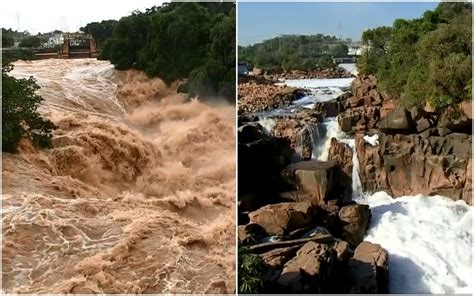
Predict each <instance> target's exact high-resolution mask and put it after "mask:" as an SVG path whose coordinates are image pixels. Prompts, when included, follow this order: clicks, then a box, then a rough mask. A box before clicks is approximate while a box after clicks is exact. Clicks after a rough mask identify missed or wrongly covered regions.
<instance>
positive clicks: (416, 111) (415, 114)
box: [410, 107, 436, 133]
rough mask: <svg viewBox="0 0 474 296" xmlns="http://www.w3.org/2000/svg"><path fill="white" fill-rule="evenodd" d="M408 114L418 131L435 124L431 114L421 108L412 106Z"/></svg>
mask: <svg viewBox="0 0 474 296" xmlns="http://www.w3.org/2000/svg"><path fill="white" fill-rule="evenodd" d="M410 115H411V118H412V122H413V124H414V125H415V128H416V131H417V132H418V133H421V132H423V131H425V130H427V129H429V128H432V127H434V126H435V125H436V122H435V120H434V118H433V116H432V115H431V114H430V113H429V112H426V111H425V110H424V109H422V108H417V107H413V108H412V109H410Z"/></svg>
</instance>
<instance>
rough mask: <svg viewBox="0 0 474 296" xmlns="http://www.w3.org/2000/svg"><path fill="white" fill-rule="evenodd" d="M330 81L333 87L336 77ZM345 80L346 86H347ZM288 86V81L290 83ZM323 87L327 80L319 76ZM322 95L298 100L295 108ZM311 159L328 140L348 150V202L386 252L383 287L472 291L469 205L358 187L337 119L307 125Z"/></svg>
mask: <svg viewBox="0 0 474 296" xmlns="http://www.w3.org/2000/svg"><path fill="white" fill-rule="evenodd" d="M334 80H335V83H334V87H340V86H341V85H340V84H341V81H340V80H336V79H334ZM350 82H351V81H350V80H349V81H347V85H346V87H347V86H348V85H350ZM305 83H308V81H304V80H301V81H291V83H290V84H292V85H294V86H299V87H312V88H315V87H317V86H318V81H317V79H316V80H315V79H313V80H310V81H309V83H310V84H309V85H305ZM290 84H289V85H290ZM320 84H321V85H323V86H324V87H325V88H328V87H330V86H331V79H320ZM322 100H327V96H325V95H324V96H322V97H321V100H319V99H318V92H314V93H313V97H311V98H310V97H307V98H303V99H302V100H300V103H303V102H304V105H303V104H302V106H301V107H305V106H309V104H313V103H314V102H317V101H322ZM306 128H307V130H308V131H309V134H310V137H311V143H312V148H313V155H312V158H313V159H317V160H321V161H327V160H328V153H329V148H330V143H331V139H332V138H336V139H337V140H338V141H339V142H342V143H345V144H347V145H349V147H350V148H351V149H352V151H353V157H352V162H353V171H352V189H353V200H355V201H356V202H358V203H362V204H367V205H369V207H370V208H371V212H372V218H371V223H370V226H369V229H368V231H367V235H366V237H365V240H367V241H370V242H373V243H377V244H380V245H381V246H382V247H383V248H384V249H386V250H387V251H388V253H389V262H388V263H389V291H390V292H391V293H472V283H471V282H472V281H471V279H472V266H471V264H472V248H473V244H472V208H471V207H469V206H468V205H466V203H464V202H463V201H454V200H452V199H449V198H446V197H442V196H423V195H415V196H404V197H399V198H392V197H391V196H390V195H388V194H387V193H385V192H375V193H366V192H363V190H362V183H361V179H360V176H359V161H358V156H357V151H356V149H355V139H353V138H349V137H348V136H347V135H346V134H345V133H343V132H342V131H341V130H340V128H339V126H338V122H337V118H335V117H331V118H326V119H325V120H324V121H323V122H322V123H320V124H317V125H313V126H307V127H306ZM364 140H365V142H366V143H368V144H370V145H378V144H379V143H378V135H376V134H375V135H372V136H368V135H366V136H364Z"/></svg>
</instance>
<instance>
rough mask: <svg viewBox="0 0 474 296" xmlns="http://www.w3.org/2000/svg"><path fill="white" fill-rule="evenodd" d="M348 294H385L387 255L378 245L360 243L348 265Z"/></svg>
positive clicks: (386, 285)
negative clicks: (349, 282) (349, 284)
mask: <svg viewBox="0 0 474 296" xmlns="http://www.w3.org/2000/svg"><path fill="white" fill-rule="evenodd" d="M348 268H349V274H350V280H351V288H350V291H349V293H379V294H384V293H387V292H388V291H387V287H388V253H387V251H386V250H384V249H383V248H382V247H381V246H380V245H378V244H372V243H370V242H362V243H361V244H360V245H359V246H358V247H357V248H356V249H355V252H354V257H353V258H351V259H350V260H349V263H348Z"/></svg>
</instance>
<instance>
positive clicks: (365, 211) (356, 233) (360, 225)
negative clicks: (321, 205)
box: [339, 204, 371, 247]
mask: <svg viewBox="0 0 474 296" xmlns="http://www.w3.org/2000/svg"><path fill="white" fill-rule="evenodd" d="M370 216H371V213H370V209H369V206H368V205H361V204H351V205H347V206H344V207H342V208H341V209H340V211H339V219H341V221H342V224H343V226H342V238H343V239H344V240H345V241H347V242H348V243H349V244H351V245H352V246H354V247H355V246H357V245H359V244H360V243H361V242H362V241H363V240H364V235H365V232H366V231H367V227H368V226H369V222H370Z"/></svg>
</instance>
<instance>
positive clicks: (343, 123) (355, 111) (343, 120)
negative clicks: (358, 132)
mask: <svg viewBox="0 0 474 296" xmlns="http://www.w3.org/2000/svg"><path fill="white" fill-rule="evenodd" d="M363 118H364V107H356V108H350V109H346V111H344V112H342V113H341V114H339V116H338V117H337V121H338V123H339V126H340V128H341V130H342V131H343V132H346V133H348V132H352V131H353V130H354V129H355V127H356V125H357V123H358V122H359V121H360V120H361V119H363Z"/></svg>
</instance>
